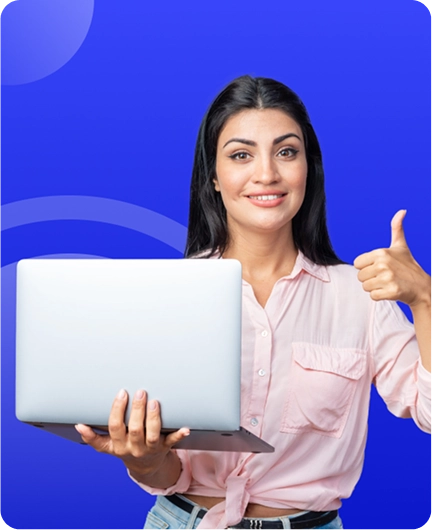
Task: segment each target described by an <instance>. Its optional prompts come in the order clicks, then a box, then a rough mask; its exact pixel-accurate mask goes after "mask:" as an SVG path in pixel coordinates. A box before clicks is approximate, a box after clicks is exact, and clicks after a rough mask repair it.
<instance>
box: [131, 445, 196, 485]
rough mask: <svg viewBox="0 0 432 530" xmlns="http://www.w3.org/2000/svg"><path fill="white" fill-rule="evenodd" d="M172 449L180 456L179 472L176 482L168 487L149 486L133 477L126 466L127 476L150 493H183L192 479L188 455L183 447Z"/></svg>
mask: <svg viewBox="0 0 432 530" xmlns="http://www.w3.org/2000/svg"><path fill="white" fill-rule="evenodd" d="M172 451H173V452H174V453H176V455H177V456H178V457H179V458H180V462H181V472H180V476H179V478H178V480H177V482H176V483H175V484H173V485H172V486H170V487H169V488H165V489H162V488H152V487H151V486H147V485H146V484H142V483H141V482H138V480H136V479H134V478H133V477H132V475H131V474H130V472H129V469H127V468H126V469H127V473H128V475H129V477H130V478H131V479H132V480H133V481H134V482H135V484H138V486H139V487H140V488H142V489H143V490H144V491H146V492H147V493H150V494H151V495H172V494H173V493H185V492H186V491H187V490H188V489H189V486H190V483H191V480H192V473H191V466H190V461H189V455H188V453H187V451H186V450H184V449H172Z"/></svg>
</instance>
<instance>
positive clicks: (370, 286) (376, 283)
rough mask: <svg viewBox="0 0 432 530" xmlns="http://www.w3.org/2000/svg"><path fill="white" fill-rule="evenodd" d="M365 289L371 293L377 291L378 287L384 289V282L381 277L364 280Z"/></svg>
mask: <svg viewBox="0 0 432 530" xmlns="http://www.w3.org/2000/svg"><path fill="white" fill-rule="evenodd" d="M362 285H363V289H364V290H365V291H366V292H367V293H371V292H372V291H376V290H377V289H382V288H383V284H382V281H381V280H380V279H379V278H371V279H370V280H366V281H364V282H363V284H362Z"/></svg>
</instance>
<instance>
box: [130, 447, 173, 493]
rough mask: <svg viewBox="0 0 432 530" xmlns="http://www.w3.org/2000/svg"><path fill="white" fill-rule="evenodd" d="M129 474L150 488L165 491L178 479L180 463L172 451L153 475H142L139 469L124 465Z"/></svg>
mask: <svg viewBox="0 0 432 530" xmlns="http://www.w3.org/2000/svg"><path fill="white" fill-rule="evenodd" d="M125 465H126V467H127V468H128V469H129V472H130V474H131V476H132V478H134V479H135V480H136V481H138V482H140V483H141V484H144V485H146V486H150V487H151V488H160V489H166V488H169V487H170V486H173V485H174V484H175V483H176V482H177V480H178V479H179V477H180V473H181V469H182V466H181V462H180V459H179V457H178V456H177V454H176V453H175V452H174V451H170V452H169V453H168V454H167V456H166V457H165V460H164V462H163V464H162V466H161V467H160V468H159V469H158V470H157V471H156V472H154V473H143V472H142V470H141V469H140V468H139V467H135V466H131V465H129V464H126V463H125Z"/></svg>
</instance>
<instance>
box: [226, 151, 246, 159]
mask: <svg viewBox="0 0 432 530" xmlns="http://www.w3.org/2000/svg"><path fill="white" fill-rule="evenodd" d="M249 156H250V155H249V153H246V152H245V151H239V152H238V153H233V154H232V155H229V158H231V159H232V160H247V159H248V157H249Z"/></svg>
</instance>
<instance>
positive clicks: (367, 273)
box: [357, 265, 380, 282]
mask: <svg viewBox="0 0 432 530" xmlns="http://www.w3.org/2000/svg"><path fill="white" fill-rule="evenodd" d="M379 272H380V271H379V270H378V268H377V267H376V266H375V265H369V266H368V267H364V268H363V269H360V271H359V272H358V273H357V278H358V279H359V281H361V282H365V281H367V280H370V279H371V278H376V276H377V275H378V274H379Z"/></svg>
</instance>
